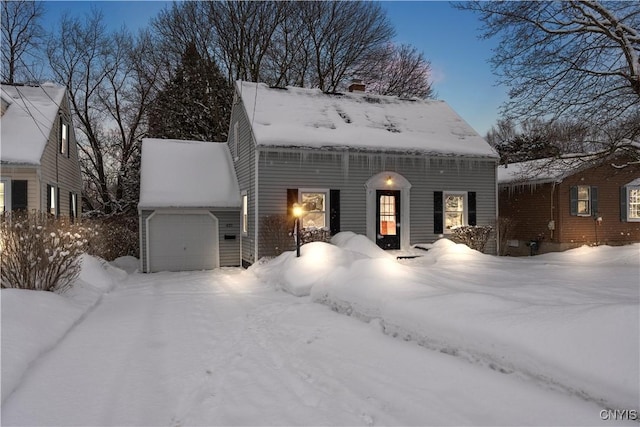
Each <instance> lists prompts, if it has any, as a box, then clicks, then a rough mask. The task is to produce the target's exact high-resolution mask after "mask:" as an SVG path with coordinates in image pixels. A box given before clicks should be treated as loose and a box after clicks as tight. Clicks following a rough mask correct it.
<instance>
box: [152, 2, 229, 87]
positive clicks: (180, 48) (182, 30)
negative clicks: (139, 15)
mask: <svg viewBox="0 0 640 427" xmlns="http://www.w3.org/2000/svg"><path fill="white" fill-rule="evenodd" d="M209 3H210V2H199V1H187V2H174V3H173V4H172V6H171V7H170V8H166V9H164V10H162V11H161V12H160V13H159V14H158V16H156V17H155V18H154V19H153V20H152V21H151V30H150V31H149V33H148V34H149V37H150V40H153V42H154V43H155V44H156V56H155V59H154V62H155V64H156V66H157V67H159V68H161V71H162V73H161V75H160V77H161V83H162V84H166V83H168V82H169V81H170V80H171V79H172V78H173V77H174V76H173V71H174V70H176V69H177V68H178V66H179V65H180V62H181V61H182V55H183V54H184V52H185V51H186V49H187V47H188V46H189V45H190V44H194V45H195V46H196V48H197V50H198V52H199V53H200V55H202V56H203V57H204V58H208V59H213V58H214V57H217V56H218V54H217V52H216V39H217V36H216V33H215V28H214V24H213V22H211V10H210V8H211V7H213V5H211V4H209Z"/></svg>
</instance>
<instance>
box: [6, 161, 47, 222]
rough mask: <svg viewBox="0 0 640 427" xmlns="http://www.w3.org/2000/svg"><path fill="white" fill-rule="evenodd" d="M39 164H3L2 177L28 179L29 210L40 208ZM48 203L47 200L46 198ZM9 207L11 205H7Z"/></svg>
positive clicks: (16, 179) (13, 179)
mask: <svg viewBox="0 0 640 427" xmlns="http://www.w3.org/2000/svg"><path fill="white" fill-rule="evenodd" d="M38 168H39V167H38V166H16V165H2V167H1V172H0V177H1V178H8V179H10V180H11V181H27V210H29V211H32V210H36V211H37V210H41V209H40V199H41V197H40V180H39V178H38V175H39V174H38ZM45 203H46V200H45ZM7 209H9V206H7Z"/></svg>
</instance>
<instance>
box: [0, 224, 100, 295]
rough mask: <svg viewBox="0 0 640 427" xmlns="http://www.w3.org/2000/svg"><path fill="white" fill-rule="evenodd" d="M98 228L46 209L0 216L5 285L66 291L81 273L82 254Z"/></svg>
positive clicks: (1, 281) (0, 273)
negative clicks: (49, 213) (45, 210)
mask: <svg viewBox="0 0 640 427" xmlns="http://www.w3.org/2000/svg"><path fill="white" fill-rule="evenodd" d="M93 235H95V231H94V230H92V229H91V228H89V227H86V226H84V225H83V224H79V223H75V224H74V223H71V222H70V221H69V220H68V219H57V218H54V217H52V216H50V215H48V214H47V213H43V212H30V213H27V212H19V213H7V214H5V215H3V216H2V218H1V219H0V259H1V261H0V285H1V286H2V288H18V289H33V290H41V291H64V290H65V289H67V288H69V287H70V286H71V285H72V284H73V282H74V280H75V279H76V278H77V277H78V274H79V273H80V260H79V257H80V255H81V254H82V253H84V252H85V251H86V249H87V246H88V243H89V239H90V238H91V237H92V236H93Z"/></svg>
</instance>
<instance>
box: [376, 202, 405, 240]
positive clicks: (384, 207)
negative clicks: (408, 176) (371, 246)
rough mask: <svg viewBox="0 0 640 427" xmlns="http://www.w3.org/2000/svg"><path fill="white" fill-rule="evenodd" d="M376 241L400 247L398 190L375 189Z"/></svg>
mask: <svg viewBox="0 0 640 427" xmlns="http://www.w3.org/2000/svg"><path fill="white" fill-rule="evenodd" d="M376 243H377V244H378V246H380V247H381V248H382V249H400V191H391V190H376Z"/></svg>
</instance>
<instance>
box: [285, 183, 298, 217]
mask: <svg viewBox="0 0 640 427" xmlns="http://www.w3.org/2000/svg"><path fill="white" fill-rule="evenodd" d="M294 203H298V189H297V188H288V189H287V215H288V216H289V218H293V204H294Z"/></svg>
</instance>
